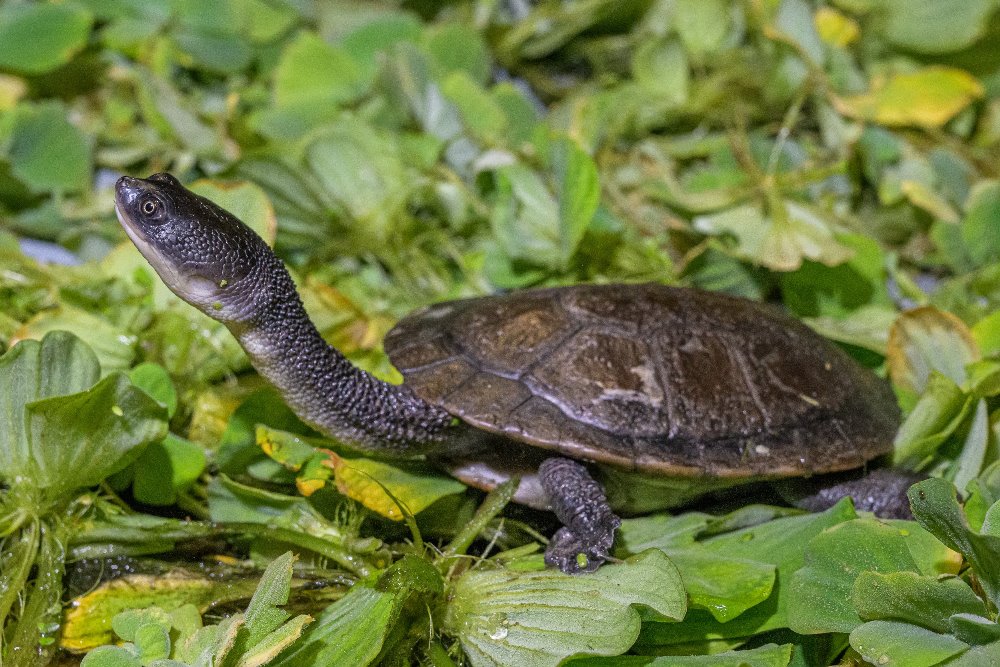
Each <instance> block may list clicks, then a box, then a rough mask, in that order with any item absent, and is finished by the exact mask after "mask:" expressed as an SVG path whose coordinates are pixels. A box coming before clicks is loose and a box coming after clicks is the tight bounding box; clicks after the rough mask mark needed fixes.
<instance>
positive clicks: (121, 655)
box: [80, 646, 143, 667]
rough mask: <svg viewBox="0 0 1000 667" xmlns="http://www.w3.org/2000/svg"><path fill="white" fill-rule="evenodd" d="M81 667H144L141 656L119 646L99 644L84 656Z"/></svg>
mask: <svg viewBox="0 0 1000 667" xmlns="http://www.w3.org/2000/svg"><path fill="white" fill-rule="evenodd" d="M80 667H143V664H142V661H141V660H139V658H138V657H137V656H136V655H134V654H132V653H129V652H128V651H126V650H125V649H123V648H120V647H118V646H99V647H97V648H95V649H94V650H93V651H90V652H89V653H87V655H85V656H84V657H83V660H82V661H81V662H80Z"/></svg>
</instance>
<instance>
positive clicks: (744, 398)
mask: <svg viewBox="0 0 1000 667" xmlns="http://www.w3.org/2000/svg"><path fill="white" fill-rule="evenodd" d="M115 204H116V206H115V208H116V211H117V213H118V217H119V220H120V221H121V223H122V225H123V226H124V228H125V231H126V232H127V233H128V235H129V237H130V238H131V239H132V241H133V242H134V243H135V245H136V246H137V247H138V248H139V250H140V252H142V254H143V255H144V256H145V257H146V259H147V260H148V261H149V262H150V264H152V266H153V268H154V269H155V270H156V271H157V273H158V274H159V275H160V277H161V278H162V279H163V281H164V282H165V283H166V284H167V286H168V287H169V288H170V289H171V290H173V291H174V292H175V293H176V294H177V295H178V296H180V297H181V298H182V299H184V300H185V301H187V302H189V303H191V304H192V305H194V306H196V307H197V308H199V309H200V310H201V311H202V312H204V313H205V314H206V315H208V316H209V317H211V318H213V319H215V320H218V321H220V322H222V323H223V324H225V325H226V326H227V327H228V328H229V330H230V331H231V332H232V333H233V335H235V336H236V337H237V338H238V339H239V341H240V344H241V345H242V346H243V348H244V349H245V350H246V352H247V354H248V355H249V357H250V359H251V361H252V362H253V364H254V366H256V368H257V370H258V371H259V372H260V373H261V374H262V375H263V376H264V377H266V378H267V379H268V380H270V381H271V382H272V383H273V384H274V385H275V386H276V387H277V388H278V389H279V390H280V391H281V392H282V394H283V396H284V397H285V400H286V401H287V402H288V404H289V406H291V407H292V409H293V410H295V411H296V413H297V414H298V415H299V416H300V417H302V419H303V420H304V421H306V422H307V423H309V424H311V425H313V426H314V427H316V428H317V429H318V430H319V431H321V432H323V433H325V434H327V435H329V436H331V437H334V438H337V439H339V440H342V441H345V442H347V443H350V444H353V445H354V446H356V447H358V448H361V449H364V450H368V451H371V452H376V453H380V454H400V455H412V454H424V455H426V456H427V457H428V458H429V459H431V460H435V461H437V462H439V463H440V464H442V465H444V466H445V467H446V468H448V469H449V470H451V471H452V472H453V474H455V475H456V476H458V477H459V478H461V479H463V480H465V481H467V482H469V483H470V484H472V485H475V486H478V487H480V488H484V489H489V488H492V487H494V486H495V485H496V484H498V483H499V482H500V481H501V480H504V479H507V478H509V477H510V476H512V475H515V474H516V475H519V476H521V477H522V481H521V483H520V486H519V488H518V492H517V495H516V497H515V499H516V500H517V501H519V502H522V503H525V504H528V505H532V506H535V507H542V508H550V509H552V510H553V511H554V512H555V514H556V516H557V517H558V518H559V519H560V521H562V523H563V524H564V526H565V527H563V528H562V529H560V530H559V532H558V533H557V534H556V536H555V537H554V539H553V540H552V543H551V544H550V545H549V548H548V550H547V551H546V560H547V561H548V562H549V563H551V564H556V565H558V566H559V567H560V568H562V569H563V570H565V571H577V570H588V569H593V568H595V567H597V566H598V565H599V564H600V563H601V562H603V561H604V560H605V559H606V558H607V557H608V551H609V549H610V548H611V544H612V541H613V538H614V532H615V530H616V529H617V527H618V525H619V523H620V521H619V519H618V517H617V516H616V514H615V512H614V510H613V508H614V509H621V508H626V509H630V510H632V511H636V510H639V511H644V510H650V509H653V508H661V507H668V506H672V505H677V504H679V503H681V502H685V501H687V500H690V499H692V498H694V497H696V496H698V495H700V494H703V493H705V492H707V491H710V490H713V489H719V488H722V487H726V486H732V485H735V484H738V483H744V482H749V481H758V480H767V479H779V478H788V477H796V476H809V475H815V474H819V473H829V472H834V471H842V470H848V469H852V468H858V467H860V466H863V465H864V464H865V462H867V461H869V460H871V459H873V458H875V457H878V456H880V455H882V454H885V453H886V452H887V451H888V450H889V449H890V447H891V441H892V436H893V433H894V431H895V429H896V427H897V426H898V418H899V417H898V410H897V407H896V403H895V400H894V397H893V394H892V392H891V390H890V389H889V387H888V386H887V385H886V384H885V383H884V382H882V381H881V380H879V379H878V378H877V377H876V376H875V375H873V374H872V373H870V372H869V371H868V370H866V369H864V368H862V367H861V366H860V365H858V364H857V363H855V362H854V361H853V360H852V359H851V358H850V357H849V356H848V355H847V354H845V353H844V352H843V351H841V350H840V349H839V348H837V347H836V346H834V345H833V344H831V343H829V342H827V341H826V340H825V339H823V338H821V337H820V336H818V335H816V334H815V333H813V332H812V331H811V330H809V329H808V328H807V327H805V326H803V325H802V324H800V323H799V322H797V321H795V320H793V319H791V318H789V317H787V316H785V315H783V314H781V313H780V312H778V311H777V310H774V309H771V308H770V307H767V306H764V305H760V304H757V303H754V302H751V301H747V300H744V299H738V298H734V297H730V296H724V295H721V294H714V293H709V292H702V291H697V290H692V289H683V288H675V287H666V286H663V285H655V284H647V285H600V286H598V285H580V286H571V287H556V288H550V289H540V290H530V291H522V292H514V293H511V294H506V295H502V296H492V297H485V298H479V299H468V300H463V301H453V302H448V303H441V304H437V305H433V306H430V307H428V308H425V309H423V310H421V311H418V312H416V313H414V314H412V315H410V316H409V317H407V318H405V319H404V320H403V321H401V322H400V323H399V325H398V326H397V327H396V328H395V329H394V330H393V331H392V332H390V334H389V335H388V337H387V338H386V341H385V345H386V349H387V350H388V352H389V355H390V358H391V359H392V361H393V363H394V364H396V366H397V367H398V368H399V369H400V371H402V373H403V375H404V376H405V378H406V383H405V384H404V385H401V386H396V385H391V384H387V383H385V382H382V381H380V380H378V379H376V378H374V377H372V376H370V375H368V374H367V373H365V372H363V371H361V370H359V369H357V368H355V367H354V366H352V365H351V364H350V362H348V361H347V360H346V359H345V358H344V357H343V355H341V354H340V353H339V352H338V351H337V350H335V349H334V348H332V347H331V346H330V345H328V344H327V343H326V342H325V341H324V340H323V339H322V338H321V337H320V335H319V333H318V332H317V330H316V328H315V326H313V324H312V323H311V322H310V320H309V317H308V315H307V314H306V311H305V310H304V308H303V307H302V303H301V301H300V299H299V297H298V294H297V293H296V291H295V286H294V284H293V282H292V279H291V277H290V276H289V274H288V272H287V271H286V269H285V267H284V265H283V264H282V263H281V261H280V260H279V259H278V258H277V257H276V256H275V255H274V253H273V252H272V251H271V250H270V249H269V248H268V247H267V245H266V244H265V243H264V242H263V240H261V239H260V238H259V237H258V236H257V235H256V234H255V233H254V232H253V231H251V230H250V229H249V228H248V227H247V226H246V225H244V224H243V223H242V222H240V221H239V220H238V219H236V218H235V217H234V216H233V215H231V214H230V213H228V212H226V211H224V210H223V209H221V208H220V207H218V206H216V205H215V204H213V203H212V202H210V201H208V200H206V199H204V198H202V197H199V196H197V195H195V194H193V193H191V192H190V191H188V190H186V189H185V188H184V187H183V186H182V185H181V184H180V183H179V182H178V181H177V180H176V179H175V178H174V177H173V176H170V175H169V174H155V175H153V176H151V177H150V178H149V179H146V180H143V179H137V178H131V177H123V178H122V179H120V180H119V181H118V185H117V188H116V199H115ZM581 462H582V463H581ZM583 463H585V464H586V465H583ZM595 477H596V479H595ZM597 480H600V483H599V482H598V481H597ZM605 489H607V492H608V493H607V495H606V494H605ZM856 500H859V499H858V498H856ZM860 500H862V501H864V500H865V499H864V498H862V499H860ZM878 502H879V501H878V500H876V501H875V503H876V504H877V503H878ZM890 511H892V510H891V509H890Z"/></svg>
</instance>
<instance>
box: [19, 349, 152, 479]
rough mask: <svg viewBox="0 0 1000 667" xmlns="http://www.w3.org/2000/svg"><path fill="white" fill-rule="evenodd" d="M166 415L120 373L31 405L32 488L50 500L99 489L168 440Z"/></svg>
mask: <svg viewBox="0 0 1000 667" xmlns="http://www.w3.org/2000/svg"><path fill="white" fill-rule="evenodd" d="M46 338H47V337H46ZM44 343H45V341H44V340H43V341H42V344H43V345H44ZM165 413H166V411H165V410H164V409H163V408H162V407H161V406H160V405H159V404H158V403H157V402H156V401H154V400H153V399H151V398H150V397H149V396H147V395H146V393H145V392H143V391H141V390H139V389H136V388H135V387H134V386H132V383H131V382H129V380H128V378H127V377H125V376H124V375H120V374H115V375H110V376H108V377H107V378H105V379H104V380H102V381H100V382H99V383H97V384H96V385H94V387H93V388H91V389H89V390H87V391H84V392H81V393H79V394H73V395H71V396H58V397H53V398H45V399H41V400H38V401H35V402H33V403H30V404H28V405H27V406H26V419H27V426H28V437H29V439H30V442H31V449H32V458H33V461H34V464H35V472H34V475H33V481H34V483H35V484H37V485H38V486H39V487H40V488H44V489H46V490H47V491H48V493H49V494H50V496H59V495H62V494H65V493H69V492H71V491H74V490H76V489H80V488H84V487H88V486H93V485H95V484H97V483H98V482H100V481H101V480H103V479H104V478H105V477H107V476H108V475H111V474H113V473H115V472H117V471H119V470H121V469H122V468H124V467H125V466H127V465H128V464H129V463H131V462H132V461H133V460H135V459H136V458H137V457H138V456H139V454H140V453H141V452H142V449H143V447H144V446H145V445H147V444H148V443H150V442H155V441H157V440H160V439H162V438H163V437H164V436H165V435H166V422H165V416H166V414H165ZM81 415H85V417H83V418H81Z"/></svg>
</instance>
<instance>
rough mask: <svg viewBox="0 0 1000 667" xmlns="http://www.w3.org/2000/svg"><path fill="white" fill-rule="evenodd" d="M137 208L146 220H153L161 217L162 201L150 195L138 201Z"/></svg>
mask: <svg viewBox="0 0 1000 667" xmlns="http://www.w3.org/2000/svg"><path fill="white" fill-rule="evenodd" d="M139 210H140V211H141V212H142V214H143V216H145V217H146V219H147V220H151V221H155V220H157V219H159V218H162V217H163V203H162V202H161V201H160V200H159V199H157V198H156V197H154V196H152V195H150V196H147V197H144V198H143V199H142V201H140V202H139Z"/></svg>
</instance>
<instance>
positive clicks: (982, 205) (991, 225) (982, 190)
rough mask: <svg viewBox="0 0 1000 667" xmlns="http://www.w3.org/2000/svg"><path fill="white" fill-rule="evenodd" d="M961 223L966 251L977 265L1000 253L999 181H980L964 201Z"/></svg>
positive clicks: (986, 264)
mask: <svg viewBox="0 0 1000 667" xmlns="http://www.w3.org/2000/svg"><path fill="white" fill-rule="evenodd" d="M965 210H966V213H965V218H964V219H963V220H962V225H961V227H960V230H961V235H962V242H963V244H964V245H965V248H966V252H967V253H968V255H969V257H970V258H971V259H972V261H973V262H975V265H976V266H988V265H990V264H993V263H994V262H996V261H997V257H1000V182H998V181H993V180H985V181H979V182H977V183H976V184H975V185H974V186H973V187H972V191H971V192H970V193H969V199H968V201H966V203H965Z"/></svg>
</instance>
